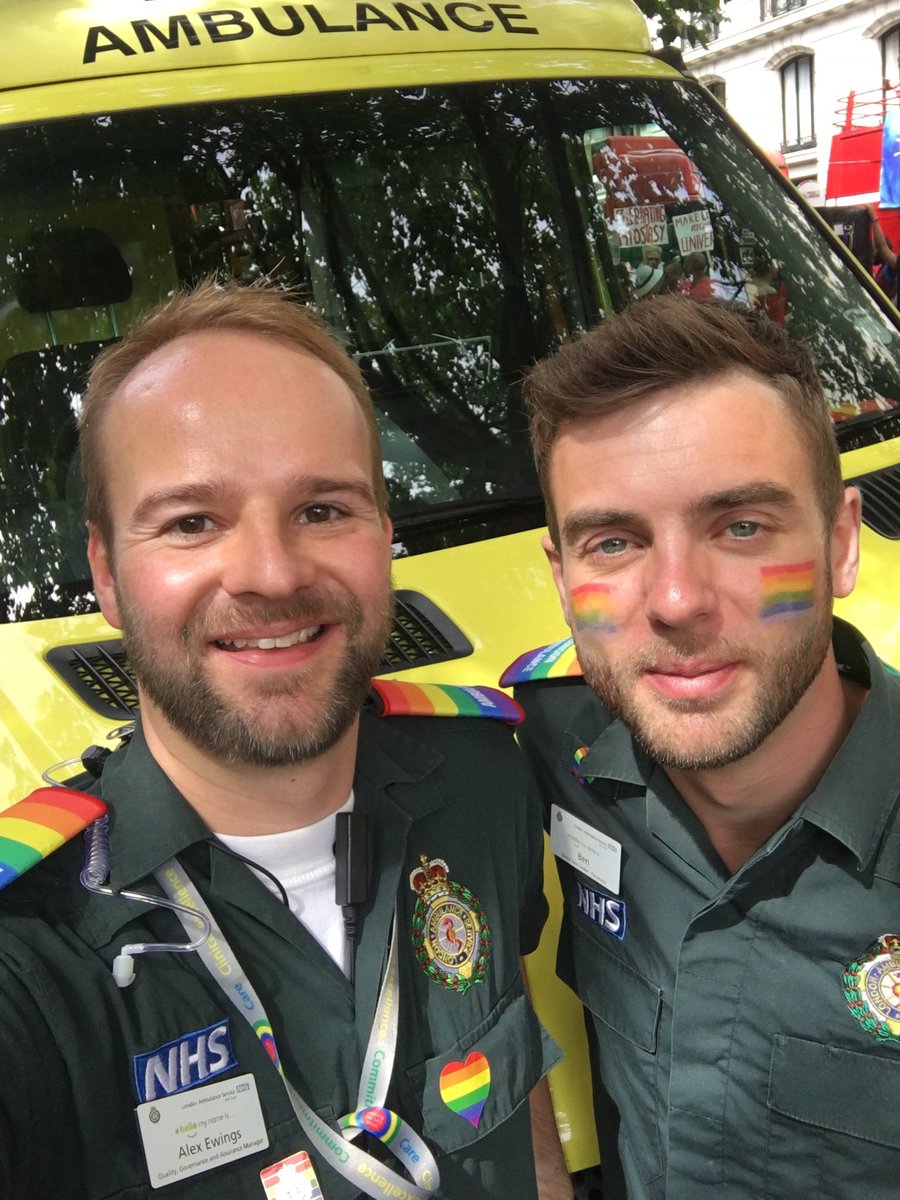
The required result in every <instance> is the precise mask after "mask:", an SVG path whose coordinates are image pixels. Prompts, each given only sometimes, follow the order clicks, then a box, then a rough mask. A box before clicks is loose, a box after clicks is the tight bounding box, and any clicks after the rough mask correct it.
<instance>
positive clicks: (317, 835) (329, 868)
mask: <svg viewBox="0 0 900 1200" xmlns="http://www.w3.org/2000/svg"><path fill="white" fill-rule="evenodd" d="M352 811H353V792H352V791H351V793H350V798H349V799H348V800H347V803H346V804H345V805H344V806H343V807H342V808H339V809H338V810H337V812H333V813H331V814H330V815H329V816H327V817H323V818H322V820H321V821H317V822H316V823H315V824H314V825H305V826H304V827H303V828H302V829H289V830H288V831H287V832H286V833H266V834H260V835H257V836H253V837H237V836H235V835H234V834H231V833H217V834H216V837H217V838H218V839H219V841H220V842H224V844H225V845H226V846H227V847H228V848H229V850H234V851H235V853H236V854H240V855H241V856H242V857H244V858H249V859H250V861H251V862H255V863H259V865H260V866H261V867H265V868H266V870H267V871H271V872H272V874H273V875H274V876H275V878H276V879H277V880H278V881H279V883H280V884H281V886H282V887H283V888H284V890H285V891H286V892H287V897H288V903H289V904H290V906H291V912H292V913H293V914H294V916H295V917H297V919H298V920H300V921H302V923H303V924H304V925H305V926H306V928H307V929H308V930H309V932H310V933H311V934H312V936H313V937H314V938H315V939H316V941H317V942H318V943H319V945H320V946H321V947H322V949H323V950H325V951H326V952H327V953H328V954H330V955H331V957H332V958H333V959H334V961H335V962H336V963H337V965H338V966H339V967H340V969H341V970H342V971H343V972H344V974H345V975H348V974H349V965H350V962H349V946H348V942H347V935H346V933H345V932H344V922H343V917H342V914H341V910H340V907H339V906H338V905H337V904H335V902H334V838H335V827H336V824H337V821H336V818H337V813H339V812H352ZM253 874H254V875H256V876H257V878H258V879H260V880H261V881H262V882H263V883H264V884H265V885H266V887H267V888H268V889H269V891H270V892H272V893H273V895H276V896H278V895H279V893H278V889H277V888H276V887H275V884H274V883H273V882H272V880H271V879H269V878H268V876H266V875H264V874H263V873H262V872H261V871H254V872H253ZM279 898H280V897H279Z"/></svg>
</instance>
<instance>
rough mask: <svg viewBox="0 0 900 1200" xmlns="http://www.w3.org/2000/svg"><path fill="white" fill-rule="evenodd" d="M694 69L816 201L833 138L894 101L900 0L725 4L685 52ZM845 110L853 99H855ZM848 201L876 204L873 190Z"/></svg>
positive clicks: (899, 74) (877, 117) (898, 79)
mask: <svg viewBox="0 0 900 1200" xmlns="http://www.w3.org/2000/svg"><path fill="white" fill-rule="evenodd" d="M684 59H685V63H686V64H687V67H688V69H689V70H690V72H691V73H692V74H693V75H694V76H695V77H696V78H697V79H699V80H700V81H701V82H702V83H704V84H706V85H707V87H709V88H710V89H711V90H712V91H713V92H714V93H715V94H716V95H717V97H718V98H719V100H720V101H722V102H723V103H724V105H725V107H726V108H727V109H728V111H729V112H730V113H731V115H732V116H733V117H734V119H735V120H736V121H737V122H738V123H739V124H740V125H741V126H742V127H743V128H744V129H745V130H746V131H747V133H748V134H749V135H750V136H751V137H752V138H753V139H754V141H756V143H757V144H758V145H759V146H760V147H761V149H763V150H765V151H767V152H768V153H770V154H773V155H774V154H777V153H782V154H783V155H784V163H785V166H786V169H787V174H788V175H789V177H790V178H791V179H792V180H793V182H794V183H796V184H798V186H800V188H801V190H802V191H804V192H805V193H806V195H807V196H808V198H809V199H810V200H811V201H812V202H813V203H814V204H821V203H823V202H825V198H826V184H827V179H828V165H829V157H830V154H831V149H832V139H833V137H834V135H835V134H837V133H838V132H839V131H840V130H842V129H844V130H846V129H848V128H849V127H850V126H851V125H852V126H853V127H859V126H862V125H870V126H871V125H880V124H881V123H882V122H883V120H884V110H885V107H886V106H888V107H890V106H893V107H896V105H897V102H898V101H897V97H898V90H900V89H898V83H900V2H898V0H726V2H725V3H724V4H723V9H722V20H721V23H720V26H719V31H718V37H716V38H715V39H714V40H713V41H711V42H710V43H709V45H708V46H707V47H705V48H703V47H698V48H697V49H695V50H686V51H685V54H684ZM851 94H852V99H851V106H850V111H849V113H848V97H851ZM840 198H841V199H842V200H843V201H848V200H850V199H852V200H854V201H861V200H867V199H871V200H875V199H876V198H877V185H876V195H872V194H870V193H869V189H868V187H865V188H863V189H862V191H861V192H859V193H857V194H855V195H853V196H852V197H851V196H849V195H847V194H844V195H843V196H841V197H840Z"/></svg>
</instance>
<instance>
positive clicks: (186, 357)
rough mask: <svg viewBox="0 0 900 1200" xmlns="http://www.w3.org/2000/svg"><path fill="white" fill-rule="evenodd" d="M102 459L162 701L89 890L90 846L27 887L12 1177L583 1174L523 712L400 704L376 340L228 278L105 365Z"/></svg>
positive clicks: (141, 333) (100, 534)
mask: <svg viewBox="0 0 900 1200" xmlns="http://www.w3.org/2000/svg"><path fill="white" fill-rule="evenodd" d="M81 451H82V464H83V472H84V478H85V491H86V515H87V520H88V526H89V530H90V539H89V556H90V562H91V567H92V570H93V577H94V584H95V588H96V593H97V597H98V600H99V602H100V605H101V608H102V610H103V613H104V614H105V616H106V617H107V619H108V620H109V622H110V623H111V624H112V625H113V626H115V627H117V628H120V629H121V630H122V631H123V635H124V639H125V644H126V647H127V651H128V655H129V659H130V662H131V665H132V667H133V669H134V672H135V674H136V677H137V680H138V690H139V699H140V719H139V721H138V723H137V727H136V729H135V731H134V734H133V736H132V737H131V738H130V741H129V743H128V745H127V746H126V747H125V748H124V749H121V750H119V751H117V752H116V753H115V754H113V755H112V757H111V758H110V759H109V760H108V762H107V763H106V765H105V768H104V770H103V773H102V777H101V779H100V781H99V785H98V788H97V791H98V792H99V794H100V795H101V796H102V798H103V800H104V801H105V802H106V804H107V805H108V806H109V810H110V823H109V832H108V848H107V847H106V846H105V844H104V843H105V841H106V836H107V835H106V834H105V833H104V831H103V830H102V829H100V828H97V829H95V830H93V832H92V835H91V839H92V847H93V848H92V850H91V852H90V856H89V857H90V863H89V870H86V872H85V874H84V875H83V876H82V883H84V884H85V887H82V886H81V884H80V883H79V872H80V870H81V865H82V858H83V851H82V848H81V846H80V845H79V844H77V842H74V841H73V842H70V843H68V844H67V845H66V846H64V847H63V848H62V849H60V850H59V851H58V852H57V853H56V854H54V855H53V856H52V857H50V858H49V859H47V860H46V862H44V863H42V864H40V865H39V866H37V867H35V869H34V870H33V871H31V872H30V873H29V874H27V875H25V876H24V877H23V878H21V879H17V880H16V881H15V882H14V883H13V884H12V885H11V886H10V887H8V888H7V889H6V890H5V891H4V892H3V893H2V895H0V1045H2V1046H3V1048H4V1049H3V1069H2V1071H0V1194H2V1195H3V1196H4V1197H6V1198H8V1200H18V1198H25V1197H27V1198H29V1200H46V1197H48V1196H51V1195H64V1196H65V1197H66V1198H67V1200H81V1198H82V1197H85V1198H86V1197H99V1196H104V1197H114V1196H115V1197H119V1196H121V1197H124V1196H126V1195H127V1196H129V1197H137V1196H148V1195H150V1194H151V1191H154V1192H155V1189H163V1190H164V1191H165V1190H166V1189H169V1188H171V1194H172V1195H173V1196H179V1197H181V1196H185V1197H187V1196H190V1197H192V1198H197V1200H202V1198H205V1197H216V1200H223V1198H226V1197H227V1198H231V1197H234V1198H235V1200H237V1198H240V1200H247V1198H250V1197H253V1196H259V1197H260V1198H262V1197H263V1196H269V1197H276V1198H277V1200H283V1198H286V1197H287V1196H289V1195H290V1196H295V1195H299V1194H300V1193H301V1191H302V1194H303V1195H308V1196H313V1195H324V1196H325V1197H327V1198H328V1200H350V1198H356V1197H359V1196H363V1195H365V1196H373V1197H376V1200H377V1198H379V1197H385V1200H388V1198H395V1200H404V1198H406V1200H427V1198H428V1197H432V1196H433V1197H436V1198H437V1197H448V1198H459V1200H473V1198H487V1197H492V1198H496V1200H505V1198H506V1197H509V1196H515V1197H516V1200H521V1198H525V1200H527V1198H533V1200H534V1198H537V1197H538V1196H539V1195H540V1197H542V1198H547V1200H550V1198H553V1200H563V1198H565V1197H570V1196H571V1188H570V1185H569V1181H568V1177H567V1175H566V1173H565V1167H564V1163H563V1161H562V1156H561V1154H560V1151H559V1143H558V1141H557V1139H556V1132H555V1127H554V1126H553V1120H552V1113H549V1112H548V1110H547V1108H546V1093H545V1092H544V1091H543V1090H541V1089H540V1085H539V1081H540V1080H541V1079H542V1077H543V1075H544V1073H545V1071H546V1070H547V1068H548V1067H549V1066H550V1065H551V1064H552V1063H553V1061H555V1059H556V1058H557V1057H558V1054H557V1052H556V1050H555V1047H554V1046H553V1044H552V1043H551V1042H550V1040H549V1038H547V1037H546V1035H545V1034H544V1033H543V1031H542V1030H541V1028H540V1025H539V1024H538V1022H537V1020H536V1018H535V1017H534V1014H533V1013H532V1011H531V1009H530V1006H529V1004H528V1000H527V997H526V994H525V991H524V987H523V981H522V978H521V975H520V970H519V960H520V955H521V954H523V953H526V952H528V951H530V950H531V949H533V948H534V946H535V944H536V941H537V938H538V934H539V932H540V928H541V925H542V923H543V920H544V916H545V912H546V904H545V901H544V899H543V895H542V890H541V853H542V846H541V822H540V812H539V806H538V805H537V803H536V801H533V799H532V798H531V797H530V794H529V789H528V786H527V784H526V781H525V778H524V775H523V773H522V770H521V767H520V765H519V762H518V756H517V754H516V750H515V746H514V744H513V739H512V734H511V731H510V729H509V728H508V727H507V724H506V722H507V721H514V720H515V719H516V716H517V713H518V710H517V709H516V707H515V705H514V704H513V703H512V701H510V700H509V698H508V697H507V696H505V695H503V694H502V693H499V692H492V690H491V689H472V693H473V698H474V697H475V696H477V697H478V698H480V702H481V706H482V716H481V717H479V716H477V715H476V716H475V717H474V718H473V719H466V720H463V719H457V720H454V719H446V718H440V717H438V718H436V717H434V716H425V715H416V709H415V693H417V692H418V689H412V693H413V694H411V695H410V694H405V693H404V694H403V695H402V696H401V701H402V702H401V703H400V705H399V707H400V708H401V710H404V711H406V712H408V713H409V715H404V716H402V717H396V718H395V717H392V716H390V715H385V714H386V713H387V710H388V708H389V707H390V702H391V698H392V697H393V698H396V693H397V689H398V688H399V689H400V691H401V692H402V683H401V684H394V685H392V688H393V689H394V690H393V691H388V692H387V693H386V692H385V691H384V689H383V688H382V691H381V692H377V691H376V692H375V693H373V695H372V696H370V697H369V698H368V699H367V693H368V692H369V685H370V680H371V677H372V676H373V674H375V673H376V672H377V670H378V668H379V663H380V660H381V658H382V655H383V653H384V650H385V648H386V644H387V640H388V636H389V633H390V629H391V622H392V597H391V586H390V566H391V524H390V521H389V520H388V516H387V511H386V492H385V485H384V478H383V474H382V465H381V455H380V449H379V442H378V434H377V428H376V419H375V413H374V409H373V407H372V402H371V400H370V398H369V396H368V393H367V391H366V388H365V385H364V383H363V380H362V377H361V375H360V374H359V372H358V370H357V368H356V366H355V365H354V363H353V362H352V361H351V359H350V358H349V357H348V356H347V354H346V353H345V352H344V351H343V349H342V348H341V347H340V346H339V345H338V344H337V343H336V342H335V341H334V340H333V339H332V338H331V336H330V335H329V334H328V333H327V332H326V331H325V329H324V327H323V326H322V325H321V324H320V323H319V322H318V320H317V319H316V318H315V317H314V316H313V315H312V314H311V313H310V312H309V311H308V310H307V309H306V308H304V307H303V306H302V305H300V304H299V303H298V302H297V300H296V299H295V297H293V296H292V295H290V294H288V293H286V292H281V291H278V290H276V289H274V288H269V287H262V286H261V287H252V288H239V287H236V286H228V287H218V286H216V285H214V284H213V283H206V284H204V285H202V286H201V287H199V288H198V289H197V290H196V291H195V292H193V293H188V294H184V295H177V296H175V297H174V298H173V299H172V300H171V301H169V302H167V303H166V304H164V305H163V306H162V307H161V308H160V309H159V310H157V311H156V312H155V313H153V314H151V315H150V316H149V317H148V318H147V319H146V320H144V321H143V322H141V323H139V324H138V325H137V326H136V327H135V329H133V330H132V331H131V333H130V334H129V335H128V336H126V338H125V339H124V340H123V341H122V342H121V343H120V344H118V345H116V346H114V347H112V348H110V349H109V350H107V351H106V352H105V353H104V354H103V355H102V356H101V357H100V358H99V360H98V361H97V363H96V365H95V367H94V370H93V373H92V376H91V380H90V385H89V387H88V390H87V392H86V395H85V398H84V408H83V414H82V420H81ZM465 707H468V708H471V707H472V704H471V703H468V702H467V704H466V705H465ZM429 710H430V706H429ZM376 713H378V714H380V715H376ZM482 717H483V719H482ZM496 717H500V718H501V719H500V720H497V719H493V718H496ZM486 802H489V807H490V819H489V821H486V820H485V815H484V814H485V804H486ZM107 849H108V853H107ZM85 888H87V890H85ZM169 902H174V903H175V904H176V910H177V906H178V905H180V906H181V910H180V920H181V924H180V923H179V917H178V915H177V912H173V911H171V904H169ZM167 904H169V907H166V905H167ZM193 913H199V914H200V915H201V919H200V920H198V918H197V917H196V916H194V915H192V914H193ZM182 925H183V928H182ZM198 934H199V936H198ZM185 942H191V943H193V944H194V951H191V950H190V949H189V950H188V952H185V945H184V943H185ZM149 951H156V953H148V952H149ZM536 1086H537V1090H535V1089H536ZM533 1091H534V1106H533V1108H534V1113H535V1115H536V1128H537V1129H538V1132H539V1134H540V1135H541V1138H542V1141H541V1143H540V1145H541V1149H540V1152H539V1155H538V1163H537V1166H538V1168H539V1176H540V1180H541V1186H540V1188H538V1186H537V1183H536V1172H535V1158H534V1155H533V1150H532V1139H531V1130H530V1126H531V1121H530V1105H529V1099H530V1094H531V1093H532V1092H533ZM548 1118H549V1119H548ZM60 1181H62V1182H60ZM317 1189H318V1190H317Z"/></svg>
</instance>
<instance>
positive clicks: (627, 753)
mask: <svg viewBox="0 0 900 1200" xmlns="http://www.w3.org/2000/svg"><path fill="white" fill-rule="evenodd" d="M833 642H834V649H835V656H836V659H837V662H838V669H839V671H840V673H841V675H842V677H848V678H852V679H855V680H857V681H858V682H860V683H863V684H867V685H868V686H869V694H868V696H867V697H866V701H865V703H864V704H863V706H862V709H861V710H860V713H859V715H858V716H857V718H856V720H855V722H854V723H853V727H852V728H851V730H850V732H849V734H848V735H847V738H846V739H845V741H844V743H843V745H842V746H841V747H840V749H839V750H838V753H837V754H836V755H835V757H834V758H833V759H832V761H831V763H830V764H829V766H828V769H827V770H826V772H825V774H824V776H823V777H822V779H821V780H820V782H819V784H818V786H817V787H816V789H815V791H813V793H812V794H811V795H810V796H809V798H808V799H807V800H806V801H805V802H804V803H803V804H802V805H801V806H800V808H798V810H797V812H796V813H795V815H794V817H793V818H792V820H799V819H803V820H806V821H808V822H810V824H813V825H816V826H818V827H819V828H821V829H823V830H824V831H825V832H827V833H829V834H831V836H832V837H834V838H837V840H838V841H840V842H842V843H843V844H844V845H845V846H846V847H847V848H848V849H849V850H850V851H851V852H852V853H853V854H854V855H855V857H856V859H857V861H858V863H859V865H860V867H862V868H863V869H865V868H866V867H867V866H869V865H870V864H871V862H872V860H873V858H874V856H875V854H876V852H877V850H878V846H879V844H880V841H881V838H882V836H883V833H884V827H885V823H886V821H887V818H888V816H889V815H890V813H891V812H892V811H893V809H894V807H895V804H896V801H897V797H898V795H900V751H898V748H897V732H896V731H897V729H898V728H900V680H898V679H896V678H895V677H893V676H892V674H891V673H890V672H889V671H888V670H887V669H886V668H885V666H884V664H883V663H881V662H880V660H879V659H878V657H877V656H876V654H875V652H874V650H873V649H872V647H871V646H870V645H869V644H868V642H866V641H865V639H864V638H863V637H862V635H861V634H860V633H859V632H858V631H857V630H856V629H854V628H853V626H852V625H849V624H848V623H847V622H845V621H842V620H840V619H839V618H835V621H834V637H833ZM653 769H654V768H653V763H652V762H651V760H650V759H649V758H648V757H647V755H646V754H645V753H644V752H643V750H642V749H641V748H640V747H639V746H638V745H637V744H636V743H635V741H634V739H633V738H632V736H631V734H630V733H629V731H628V730H627V729H626V728H625V726H624V725H623V724H622V722H621V721H613V722H612V724H610V725H608V726H607V727H606V728H605V729H604V730H603V732H602V733H601V734H600V736H599V737H598V738H597V739H596V741H594V742H593V743H592V744H591V746H590V748H589V750H588V753H587V754H586V755H585V756H584V757H583V758H582V760H581V763H580V765H579V772H578V773H579V775H581V776H582V777H584V778H588V779H590V778H602V779H606V780H618V781H620V782H622V783H626V784H632V785H638V786H641V787H645V788H646V786H647V784H648V781H649V780H650V777H651V775H652V773H653Z"/></svg>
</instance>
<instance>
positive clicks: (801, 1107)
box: [766, 1034, 900, 1200]
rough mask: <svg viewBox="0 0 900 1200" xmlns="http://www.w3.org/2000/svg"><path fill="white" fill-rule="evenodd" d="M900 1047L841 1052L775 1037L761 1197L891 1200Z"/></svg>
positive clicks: (899, 1173)
mask: <svg viewBox="0 0 900 1200" xmlns="http://www.w3.org/2000/svg"><path fill="white" fill-rule="evenodd" d="M898 1095H900V1046H893V1045H886V1046H884V1047H883V1048H882V1047H880V1046H878V1044H877V1043H876V1042H875V1040H874V1039H873V1041H872V1048H871V1052H869V1053H864V1052H862V1051H859V1050H846V1049H842V1048H839V1047H837V1046H827V1045H823V1044H822V1043H820V1042H811V1041H806V1040H804V1039H802V1038H795V1037H787V1036H785V1035H783V1034H776V1036H775V1037H774V1039H773V1045H772V1057H771V1065H770V1071H769V1092H768V1100H767V1102H768V1110H769V1129H768V1144H767V1154H766V1185H767V1186H766V1196H767V1197H778V1198H779V1200H780V1198H781V1197H783V1196H788V1195H793V1194H795V1190H796V1184H797V1181H798V1180H800V1179H802V1180H803V1181H804V1191H805V1192H806V1194H808V1195H814V1194H821V1195H827V1196H829V1197H830V1198H831V1200H844V1198H846V1200H851V1198H852V1197H856V1196H858V1195H860V1189H861V1188H862V1190H863V1191H864V1192H865V1195H866V1197H867V1200H882V1198H883V1200H887V1198H888V1197H892V1198H893V1200H896V1196H897V1179H898V1177H900V1122H898V1120H897V1106H896V1097H897V1096H898Z"/></svg>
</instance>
